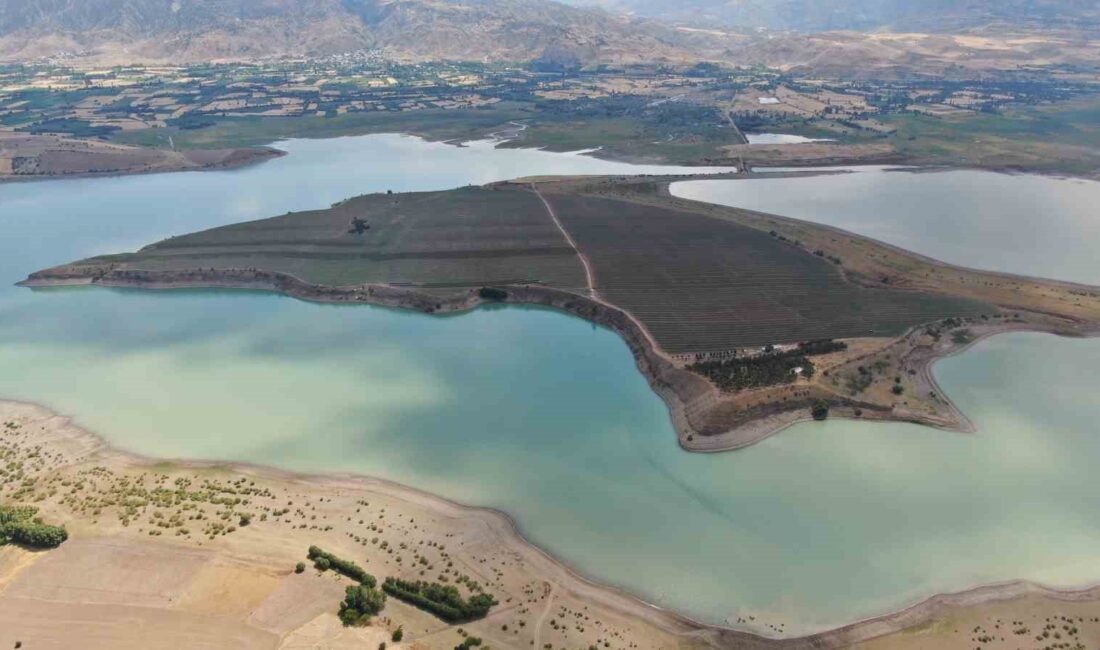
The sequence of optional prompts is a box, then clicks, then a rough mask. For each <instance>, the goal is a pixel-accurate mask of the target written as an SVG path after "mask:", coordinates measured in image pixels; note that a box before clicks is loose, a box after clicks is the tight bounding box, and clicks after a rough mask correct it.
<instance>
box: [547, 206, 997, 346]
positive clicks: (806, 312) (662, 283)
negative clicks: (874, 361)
mask: <svg viewBox="0 0 1100 650" xmlns="http://www.w3.org/2000/svg"><path fill="white" fill-rule="evenodd" d="M545 196H546V198H547V199H548V200H549V201H550V203H551V204H552V205H553V206H554V210H555V212H556V213H557V215H558V218H559V219H560V220H561V221H562V223H563V225H564V226H565V227H566V229H567V230H569V232H570V234H572V236H573V238H574V239H575V240H576V242H577V245H578V247H579V248H580V251H581V252H582V253H583V254H584V255H585V256H587V257H588V259H589V260H590V261H591V262H592V264H593V266H594V275H595V283H596V289H597V290H598V292H599V293H600V295H601V297H603V298H604V299H606V300H607V301H609V302H611V303H614V304H616V305H618V306H620V307H622V308H624V309H626V310H627V311H629V312H630V313H631V314H633V315H634V316H635V317H636V318H637V319H638V320H640V321H641V322H642V323H644V324H645V326H646V327H647V328H648V329H649V331H650V332H651V333H652V334H653V336H654V337H655V338H656V339H657V341H658V342H659V343H660V345H661V346H662V347H663V348H664V349H665V350H667V351H669V352H672V353H689V352H702V351H712V350H727V349H731V348H738V347H748V346H760V345H767V344H769V343H789V342H795V341H807V340H811V339H825V338H846V337H859V336H892V335H897V334H900V333H901V332H903V331H904V330H905V329H907V328H908V327H910V326H912V325H915V324H918V323H923V322H929V321H934V320H938V319H941V318H945V317H948V316H971V315H977V314H981V313H982V312H986V313H988V312H990V311H991V310H992V308H991V307H989V306H987V305H984V304H982V303H978V302H975V301H970V300H965V299H958V298H952V297H949V296H943V295H933V294H926V293H917V292H908V291H898V290H885V289H864V288H861V287H858V286H856V285H854V284H852V283H850V282H848V281H847V280H845V279H844V277H843V275H842V274H841V273H840V272H839V270H838V269H837V268H836V267H835V266H834V265H833V264H832V263H831V262H829V261H826V260H824V259H822V258H820V257H817V256H814V255H812V254H810V253H808V252H806V251H805V250H803V249H801V248H798V247H796V246H794V245H792V244H789V243H785V242H781V241H778V240H776V239H775V238H772V237H770V236H768V234H767V233H764V232H761V231H757V230H754V229H751V228H746V227H744V226H739V225H737V224H733V223H730V222H727V221H722V220H718V219H714V218H710V217H707V216H703V215H700V214H695V213H691V212H684V211H678V210H673V209H666V208H661V207H658V206H650V205H641V204H637V203H633V202H630V201H624V200H618V199H607V198H597V197H590V196H584V195H572V194H553V193H546V194H545Z"/></svg>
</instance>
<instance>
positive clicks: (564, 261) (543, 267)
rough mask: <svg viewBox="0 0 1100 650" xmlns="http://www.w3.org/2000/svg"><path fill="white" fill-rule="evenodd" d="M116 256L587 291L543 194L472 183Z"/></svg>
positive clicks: (155, 264) (305, 273) (425, 282)
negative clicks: (491, 187) (543, 202)
mask: <svg viewBox="0 0 1100 650" xmlns="http://www.w3.org/2000/svg"><path fill="white" fill-rule="evenodd" d="M356 220H360V221H358V222H357V221H356ZM357 223H358V224H359V225H358V226H356V224H357ZM356 230H359V231H360V232H356ZM117 259H118V261H120V262H123V263H124V264H125V266H126V267H127V268H133V269H147V270H181V269H194V268H255V269H261V270H266V271H278V272H282V273H289V274H291V275H293V276H295V277H298V278H300V279H302V280H305V281H307V282H312V283H316V284H325V285H333V286H342V285H349V284H360V283H366V282H373V283H389V284H413V285H418V286H423V287H469V286H474V287H476V286H481V285H496V284H526V283H531V284H536V283H537V284H544V285H548V286H553V287H559V288H579V287H584V286H585V276H584V270H583V268H582V267H581V264H580V262H579V260H578V258H577V256H576V254H575V252H574V251H573V249H572V248H571V247H570V246H569V244H568V242H566V241H565V239H564V238H563V237H562V236H561V233H560V232H559V231H558V229H557V228H556V227H555V226H554V224H553V222H552V221H551V220H550V218H549V216H548V215H547V213H546V209H545V207H544V206H543V204H542V202H541V201H540V200H539V199H538V197H536V196H535V195H534V194H533V193H531V192H528V191H521V190H512V191H508V190H499V191H498V190H492V189H484V188H474V187H470V188H462V189H457V190H451V191H447V192H420V193H410V194H392V195H391V194H371V195H366V196H360V197H356V198H353V199H349V200H347V201H344V202H342V203H339V204H337V205H335V206H333V207H332V208H329V209H325V210H313V211H308V212H296V213H291V214H287V215H283V216H279V217H273V218H270V219H262V220H259V221H251V222H247V223H241V224H234V225H230V226H224V227H221V228H214V229H212V230H207V231H203V232H199V233H194V234H190V235H184V236H180V237H174V238H171V239H167V240H164V241H162V242H159V243H156V244H153V245H151V246H147V247H145V248H143V249H142V250H141V251H139V252H138V253H136V254H134V255H130V256H119V257H118V258H117Z"/></svg>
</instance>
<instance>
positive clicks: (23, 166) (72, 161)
mask: <svg viewBox="0 0 1100 650" xmlns="http://www.w3.org/2000/svg"><path fill="white" fill-rule="evenodd" d="M278 155H280V152H278V151H276V150H274V149H270V148H266V147H262V148H247V149H195V150H189V151H184V152H177V151H167V150H163V149H148V148H144V147H130V146H125V145H119V144H111V143H107V142H100V141H98V140H83V139H75V138H66V137H61V136H52V135H28V134H23V133H11V132H2V131H0V180H4V179H30V178H45V177H51V176H82V175H84V176H97V175H110V174H142V173H151V172H169V171H194V170H201V169H224V168H226V167H239V166H241V165H246V164H249V163H253V162H258V161H260V160H265V159H267V158H271V157H273V156H278Z"/></svg>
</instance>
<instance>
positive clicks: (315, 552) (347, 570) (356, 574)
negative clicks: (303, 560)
mask: <svg viewBox="0 0 1100 650" xmlns="http://www.w3.org/2000/svg"><path fill="white" fill-rule="evenodd" d="M308 557H309V559H311V560H313V566H314V567H315V568H316V569H317V570H318V571H328V570H329V569H332V570H333V571H335V572H336V573H339V574H341V575H343V576H346V577H348V578H351V579H352V580H354V581H356V582H358V583H359V584H361V585H366V586H367V587H370V588H374V587H375V586H377V585H378V581H377V580H375V578H374V576H372V575H371V574H369V573H367V572H366V571H365V570H364V569H363V567H361V566H359V565H358V564H356V563H355V562H351V561H350V560H344V559H341V558H339V557H336V556H335V555H333V554H332V553H328V552H326V551H323V550H321V549H320V548H318V547H316V546H310V547H309V554H308Z"/></svg>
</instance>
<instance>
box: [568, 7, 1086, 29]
mask: <svg viewBox="0 0 1100 650" xmlns="http://www.w3.org/2000/svg"><path fill="white" fill-rule="evenodd" d="M567 1H569V2H570V3H573V4H578V5H598V6H602V7H604V8H606V9H608V10H610V11H617V12H629V13H631V14H634V15H637V16H644V17H649V18H656V19H660V20H665V21H669V22H673V23H678V24H685V25H694V26H705V27H712V28H713V27H742V28H764V29H770V30H795V31H802V32H822V31H838V30H839V31H872V30H881V29H888V30H892V31H905V32H935V33H941V32H954V31H961V30H972V29H979V28H985V27H997V28H1001V29H1004V28H1007V29H1072V30H1081V29H1088V30H1090V31H1093V32H1095V31H1097V30H1100V5H1097V3H1096V2H1095V1H1094V0H685V1H683V2H668V1H667V0H567Z"/></svg>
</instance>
